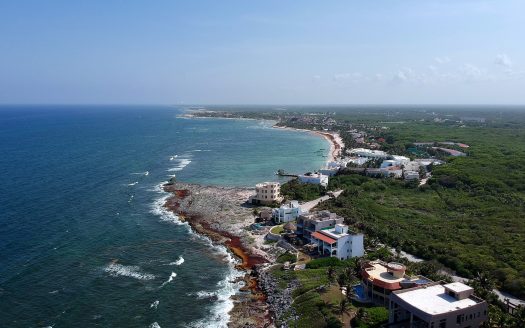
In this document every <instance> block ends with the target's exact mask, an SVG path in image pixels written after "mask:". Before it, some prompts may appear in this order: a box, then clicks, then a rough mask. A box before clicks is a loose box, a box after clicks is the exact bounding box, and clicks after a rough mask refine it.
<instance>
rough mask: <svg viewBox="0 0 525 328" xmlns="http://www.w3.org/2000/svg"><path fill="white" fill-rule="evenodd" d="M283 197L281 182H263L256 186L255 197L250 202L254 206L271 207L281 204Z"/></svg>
mask: <svg viewBox="0 0 525 328" xmlns="http://www.w3.org/2000/svg"><path fill="white" fill-rule="evenodd" d="M282 201H283V197H282V196H281V184H280V183H279V182H263V183H258V184H257V185H256V186H255V195H254V196H251V197H250V199H249V200H248V202H249V203H251V204H254V205H261V204H262V205H269V204H273V203H281V202H282Z"/></svg>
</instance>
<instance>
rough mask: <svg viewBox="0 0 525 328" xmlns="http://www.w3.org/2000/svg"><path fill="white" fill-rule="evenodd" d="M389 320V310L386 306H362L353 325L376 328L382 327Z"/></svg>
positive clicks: (360, 327) (361, 327) (362, 327)
mask: <svg viewBox="0 0 525 328" xmlns="http://www.w3.org/2000/svg"><path fill="white" fill-rule="evenodd" d="M385 321H388V310H387V309H386V308H384V307H371V308H362V309H360V311H358V314H357V315H356V317H355V319H354V322H353V325H352V327H357V328H375V327H381V326H382V325H383V324H384V323H385Z"/></svg>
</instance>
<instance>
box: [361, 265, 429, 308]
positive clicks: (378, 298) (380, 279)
mask: <svg viewBox="0 0 525 328" xmlns="http://www.w3.org/2000/svg"><path fill="white" fill-rule="evenodd" d="M405 272H406V267H405V266H404V265H403V264H400V263H396V262H390V263H385V262H383V261H379V260H376V261H368V262H365V263H364V264H363V266H362V268H361V278H362V280H361V284H362V285H363V289H364V294H365V296H366V297H367V298H368V300H370V301H371V302H374V303H376V304H380V305H383V306H388V302H389V296H390V294H391V293H392V292H393V291H396V290H400V289H403V288H411V287H415V286H420V285H426V284H428V283H431V282H432V281H431V280H430V279H428V278H425V277H423V276H413V277H411V276H408V275H406V274H405Z"/></svg>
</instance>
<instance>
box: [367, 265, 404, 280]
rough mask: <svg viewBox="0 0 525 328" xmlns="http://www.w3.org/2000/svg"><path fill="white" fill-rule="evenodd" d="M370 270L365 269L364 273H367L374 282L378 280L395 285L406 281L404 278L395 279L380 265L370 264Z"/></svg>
mask: <svg viewBox="0 0 525 328" xmlns="http://www.w3.org/2000/svg"><path fill="white" fill-rule="evenodd" d="M370 265H371V267H370V268H365V271H366V272H367V273H368V275H369V276H370V278H372V279H374V280H380V281H384V282H387V283H396V282H401V281H403V280H406V278H405V277H401V278H396V277H394V276H393V275H392V274H391V273H390V272H388V271H387V268H386V267H385V266H384V265H382V264H380V263H370Z"/></svg>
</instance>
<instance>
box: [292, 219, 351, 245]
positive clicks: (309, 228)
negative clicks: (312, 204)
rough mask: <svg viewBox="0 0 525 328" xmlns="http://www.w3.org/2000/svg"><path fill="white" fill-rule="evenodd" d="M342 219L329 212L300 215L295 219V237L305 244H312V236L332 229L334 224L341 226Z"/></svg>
mask: <svg viewBox="0 0 525 328" xmlns="http://www.w3.org/2000/svg"><path fill="white" fill-rule="evenodd" d="M343 222H344V219H343V218H342V217H340V216H337V214H335V213H331V212H330V211H319V212H313V213H309V214H301V215H299V217H298V218H297V232H296V233H297V236H299V237H302V238H303V239H305V240H306V241H307V242H309V243H310V242H312V234H313V233H314V232H316V231H319V230H322V229H326V228H334V227H335V225H336V224H342V223H343Z"/></svg>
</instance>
